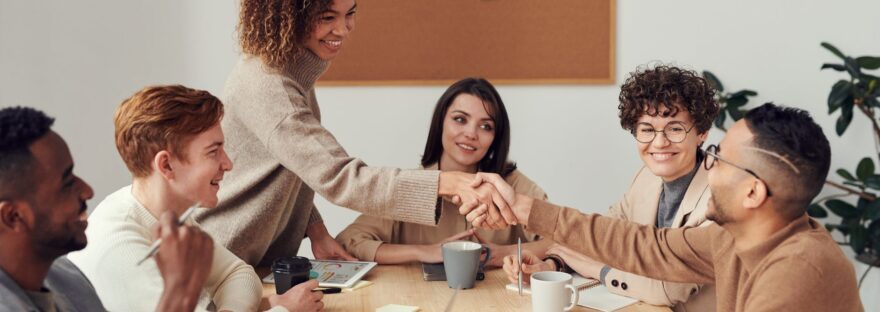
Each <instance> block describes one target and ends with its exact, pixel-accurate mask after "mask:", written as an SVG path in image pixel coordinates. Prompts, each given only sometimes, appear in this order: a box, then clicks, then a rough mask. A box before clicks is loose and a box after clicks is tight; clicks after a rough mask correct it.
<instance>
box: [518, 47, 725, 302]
mask: <svg viewBox="0 0 880 312" xmlns="http://www.w3.org/2000/svg"><path fill="white" fill-rule="evenodd" d="M618 99H619V102H618V104H617V108H618V116H619V117H620V126H621V128H623V129H624V130H626V131H627V132H629V133H630V134H632V138H633V139H634V140H632V143H634V145H635V149H633V152H635V153H636V154H637V155H638V156H639V158H640V159H641V161H642V166H641V167H640V168H638V170H636V171H635V175H634V177H633V178H632V179H631V180H630V181H631V183H630V185H629V188H628V189H627V190H626V192H625V193H624V194H623V196H621V197H620V199H619V200H618V201H617V202H614V203H613V204H611V205H610V207H609V209H608V214H607V215H608V216H611V217H614V218H618V219H622V220H628V221H632V222H635V223H638V224H650V225H654V226H656V227H658V228H683V227H695V226H703V225H706V224H709V223H712V222H711V221H708V220H706V210H707V209H708V206H709V197H710V194H709V184H708V175H709V174H708V171H706V169H704V168H703V166H701V164H702V162H703V158H704V157H705V156H704V154H705V153H703V151H702V150H701V147H702V146H703V144H704V142H705V141H706V139H707V138H708V135H709V130H710V129H711V128H712V122H714V121H715V118H716V117H717V116H718V111H719V107H718V102H717V101H716V100H715V93H714V89H712V87H711V86H710V85H709V83H708V82H707V81H706V80H705V79H704V78H703V77H701V76H700V74H699V73H697V72H695V71H692V70H687V69H683V68H679V67H676V66H670V65H664V64H657V65H653V66H643V67H640V68H638V69H636V70H635V71H633V72H631V73H630V74H629V76H628V77H627V78H626V81H625V82H624V83H623V85H622V86H621V87H620V95H619V97H618ZM623 174H627V175H628V174H629V172H623ZM520 262H521V264H520ZM503 267H504V271H505V272H506V273H507V276H508V279H509V280H510V281H511V282H516V281H517V279H518V278H519V274H520V272H522V273H523V279H524V281H528V280H529V276H530V274H531V273H533V272H541V271H554V270H555V271H562V272H568V273H572V272H576V273H578V274H580V275H582V276H584V277H588V278H594V279H597V280H599V281H600V282H601V283H602V285H604V286H605V287H606V288H607V289H608V291H609V292H611V293H614V294H618V295H622V296H627V297H630V298H633V299H638V300H639V301H642V302H645V303H649V304H653V305H659V306H669V307H672V309H673V310H674V311H714V309H715V290H714V288H713V287H712V285H706V284H696V283H675V282H670V281H664V280H658V279H653V278H649V277H645V276H642V275H639V274H633V273H631V272H627V271H623V270H619V269H617V268H613V267H611V266H609V265H607V264H605V263H601V262H599V261H597V260H596V259H593V258H591V257H588V256H586V255H583V254H580V253H578V252H576V251H573V250H571V249H570V248H567V247H564V246H562V245H559V244H554V245H551V246H550V248H548V249H547V251H546V252H545V253H544V254H540V253H538V254H533V253H531V252H528V251H525V252H523V254H522V261H519V259H518V258H517V257H515V256H507V257H505V258H504V266H503Z"/></svg>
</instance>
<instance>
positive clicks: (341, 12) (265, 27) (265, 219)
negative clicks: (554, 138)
mask: <svg viewBox="0 0 880 312" xmlns="http://www.w3.org/2000/svg"><path fill="white" fill-rule="evenodd" d="M356 10H357V5H356V3H355V1H354V0H242V2H241V12H240V21H239V25H238V34H239V40H240V44H241V49H242V52H243V53H242V56H241V59H240V60H239V62H238V64H237V65H236V66H235V67H234V69H233V70H232V73H231V74H230V75H229V77H228V79H227V81H226V85H225V87H224V91H223V94H222V96H221V98H222V100H223V103H224V104H225V105H226V110H227V113H226V117H225V118H224V119H223V122H222V127H223V130H224V131H225V132H226V146H227V148H226V150H227V151H228V153H229V156H230V158H231V159H232V161H234V162H235V165H236V168H235V170H232V171H230V172H229V173H228V174H227V175H226V179H225V180H224V181H223V184H224V185H223V187H222V188H221V189H220V192H219V195H218V196H219V200H220V202H219V205H218V206H217V208H216V209H212V210H210V211H203V212H200V214H199V215H198V216H197V219H198V220H199V222H200V223H201V224H202V225H203V226H204V228H205V229H207V230H208V232H210V233H211V234H212V236H213V237H214V239H215V240H217V241H219V242H221V243H222V244H223V245H224V246H226V247H227V248H229V249H230V250H231V251H232V252H233V253H235V254H236V255H238V256H239V257H241V258H242V259H244V260H245V262H247V263H249V264H251V265H255V266H267V265H270V264H271V262H272V261H273V260H274V259H276V258H278V257H283V256H294V255H296V254H297V251H298V249H299V246H300V242H301V240H302V239H303V238H304V237H306V236H308V237H309V238H310V239H311V242H312V251H313V253H314V256H315V258H318V259H347V260H354V258H353V257H352V256H350V255H349V254H348V253H346V252H345V250H344V249H343V248H342V247H341V246H340V245H339V243H337V242H336V241H335V240H334V239H333V237H332V236H331V235H330V234H329V233H328V232H327V228H326V227H325V226H324V223H323V221H322V218H321V215H320V214H319V213H318V210H317V209H315V205H314V202H313V198H314V195H315V193H316V192H317V193H318V194H320V195H321V196H323V197H324V198H326V199H327V200H328V201H330V202H332V203H334V204H337V205H340V206H343V207H348V208H351V209H355V210H359V211H361V212H364V213H366V214H369V215H375V216H380V217H385V218H390V219H395V220H400V221H405V222H412V223H418V224H426V225H436V222H437V220H438V219H439V217H440V213H441V211H440V210H439V209H438V204H437V203H438V200H437V199H438V197H439V196H448V197H452V198H456V199H460V200H461V202H467V203H473V202H480V203H482V204H485V205H497V206H498V207H499V208H500V209H501V211H504V212H505V213H508V212H509V208H507V206H506V201H504V199H503V198H502V197H501V196H500V195H498V194H497V191H496V190H495V189H494V188H493V187H491V186H488V187H486V186H480V187H477V188H473V187H471V186H470V184H471V183H472V181H473V174H466V173H462V172H443V173H441V172H440V171H438V170H401V169H396V168H377V167H370V166H367V165H366V164H365V163H364V162H363V161H361V160H360V159H357V158H355V157H351V156H349V155H348V154H347V153H346V151H345V149H343V147H342V146H341V145H340V144H339V142H337V141H336V139H335V138H334V137H333V135H332V134H331V133H330V132H329V131H328V130H327V129H325V128H324V127H323V126H322V125H321V113H320V109H319V107H318V102H317V99H316V98H315V90H314V84H315V81H316V80H318V78H320V77H321V75H322V74H323V73H324V72H325V71H326V70H327V68H328V66H330V61H331V60H332V59H334V58H335V57H336V56H337V55H338V54H339V52H340V50H341V49H342V48H343V47H344V46H345V41H346V39H347V38H348V36H349V34H350V33H351V31H352V30H353V29H354V22H355V14H356V13H355V12H356ZM505 220H513V221H511V222H515V217H514V216H513V215H512V213H510V214H495V215H493V216H490V218H489V221H490V222H491V223H492V224H494V225H495V226H496V227H498V228H501V227H504V226H505V224H506V222H505Z"/></svg>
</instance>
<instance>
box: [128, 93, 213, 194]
mask: <svg viewBox="0 0 880 312" xmlns="http://www.w3.org/2000/svg"><path fill="white" fill-rule="evenodd" d="M221 118H223V104H222V103H221V102H220V100H219V99H217V97H215V96H213V95H211V93H209V92H208V91H203V90H196V89H190V88H187V87H184V86H181V85H168V86H150V87H146V88H144V89H142V90H140V91H138V92H137V93H135V94H134V95H132V96H131V97H130V98H128V99H126V100H125V101H122V104H120V105H119V108H117V109H116V117H115V119H114V124H115V127H116V149H117V150H118V151H119V155H120V156H122V161H124V162H125V165H126V166H127V167H128V170H129V171H131V173H132V175H133V176H134V177H145V176H147V175H149V174H150V173H151V172H152V168H151V166H150V163H151V162H152V160H153V157H155V156H156V154H157V153H159V152H160V151H163V150H167V151H169V152H171V153H172V154H174V155H175V156H176V157H177V158H179V159H181V160H183V161H186V160H187V155H186V153H185V151H184V147H185V146H186V144H187V143H189V141H190V140H192V138H193V137H194V136H195V135H197V134H199V133H201V132H204V131H205V130H208V129H210V128H211V127H213V126H214V125H216V124H217V123H218V122H220V119H221Z"/></svg>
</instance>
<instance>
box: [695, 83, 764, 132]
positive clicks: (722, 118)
mask: <svg viewBox="0 0 880 312" xmlns="http://www.w3.org/2000/svg"><path fill="white" fill-rule="evenodd" d="M703 78H705V79H706V81H708V82H709V85H711V86H712V88H715V91H716V92H715V100H716V101H718V104H719V105H720V106H721V111H720V112H719V113H718V117H715V127H717V128H718V129H721V131H724V132H727V127H725V126H724V124H725V122H726V121H727V119H728V116H730V119H732V120H733V121H734V122H736V121H737V120H740V119H741V118H743V116H745V115H746V112H747V111H748V110H747V109H744V107H745V106H746V104H748V103H749V97H751V96H756V95H758V92H755V91H752V90H748V89H743V90H739V91H736V92H725V91H724V85H723V84H721V80H718V77H716V76H715V74H713V73H712V72H710V71H708V70H704V71H703Z"/></svg>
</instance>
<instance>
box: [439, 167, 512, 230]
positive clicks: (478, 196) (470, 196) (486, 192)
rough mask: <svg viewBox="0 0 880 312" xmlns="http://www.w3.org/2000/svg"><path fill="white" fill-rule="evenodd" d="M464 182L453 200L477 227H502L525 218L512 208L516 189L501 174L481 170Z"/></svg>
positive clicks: (497, 228)
mask: <svg viewBox="0 0 880 312" xmlns="http://www.w3.org/2000/svg"><path fill="white" fill-rule="evenodd" d="M465 186H466V187H463V188H461V191H460V192H459V193H458V194H457V195H456V196H454V197H453V199H452V201H453V202H454V203H455V204H458V205H460V206H459V213H461V214H462V215H464V216H465V217H466V219H467V221H468V222H470V223H471V224H473V226H474V227H478V228H484V229H491V230H499V229H504V228H507V227H508V226H510V225H516V224H519V223H521V221H525V220H522V219H521V218H520V216H517V214H516V213H515V212H514V209H513V208H514V204H516V200H517V194H516V192H515V191H514V190H513V187H511V186H510V185H509V184H507V182H506V181H504V178H502V177H501V176H500V175H498V174H494V173H485V172H480V173H477V174H475V175H473V176H472V180H471V181H469V183H468V184H467V185H465Z"/></svg>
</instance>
